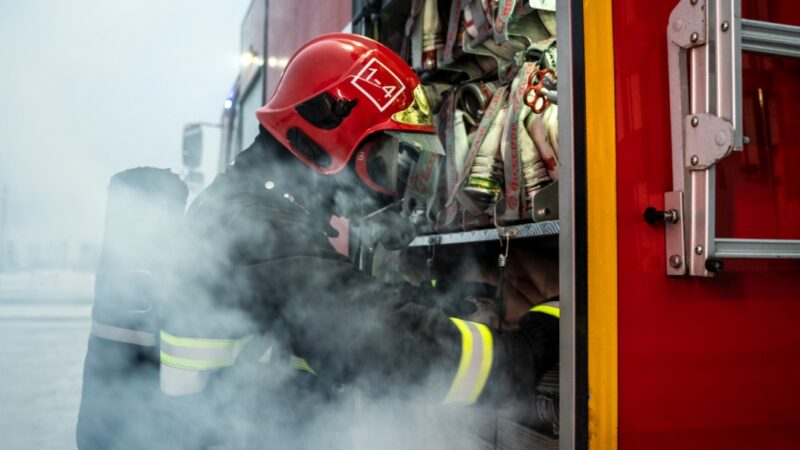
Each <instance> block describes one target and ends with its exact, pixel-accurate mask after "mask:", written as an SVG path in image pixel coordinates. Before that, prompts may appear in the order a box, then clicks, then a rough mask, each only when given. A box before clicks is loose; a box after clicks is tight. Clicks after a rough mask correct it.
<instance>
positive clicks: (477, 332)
mask: <svg viewBox="0 0 800 450" xmlns="http://www.w3.org/2000/svg"><path fill="white" fill-rule="evenodd" d="M450 320H451V321H452V322H453V324H454V325H455V326H456V328H458V331H459V332H460V333H461V360H460V362H459V364H458V370H457V372H456V376H455V378H454V379H453V384H452V385H451V386H450V390H449V392H448V393H447V396H446V397H445V399H444V403H461V404H465V405H470V404H472V403H475V401H476V400H478V397H479V396H480V395H481V392H482V391H483V388H484V387H485V386H486V380H487V379H488V378H489V372H490V371H491V368H492V359H493V354H492V351H493V348H492V345H493V337H492V332H491V331H489V328H488V327H487V326H486V325H483V324H481V323H477V322H469V321H466V320H461V319H456V318H454V317H451V318H450Z"/></svg>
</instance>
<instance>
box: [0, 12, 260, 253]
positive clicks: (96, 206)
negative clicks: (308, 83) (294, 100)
mask: <svg viewBox="0 0 800 450" xmlns="http://www.w3.org/2000/svg"><path fill="white" fill-rule="evenodd" d="M249 4H250V0H70V1H68V0H0V108H2V110H0V189H2V186H4V185H5V186H7V188H8V194H9V215H8V219H7V229H6V235H7V236H6V238H7V239H14V240H16V241H17V242H18V243H21V242H34V241H39V242H42V243H45V244H47V243H50V242H60V241H64V240H68V241H71V242H77V241H87V242H94V243H98V242H99V241H100V238H101V234H102V228H103V214H104V211H103V210H104V202H105V187H106V185H107V183H108V179H109V177H110V176H111V175H113V174H114V173H116V172H118V171H121V170H124V169H127V168H131V167H137V166H155V167H168V168H172V169H173V170H176V171H177V170H178V169H179V168H180V143H181V133H182V129H183V124H184V123H186V122H193V121H209V122H217V121H218V120H219V117H220V112H221V111H222V104H223V101H224V99H225V95H226V93H227V91H228V88H229V87H230V86H231V85H232V83H233V81H234V79H235V77H236V74H237V72H238V68H239V66H238V64H239V62H238V61H239V58H238V53H239V33H240V25H241V21H242V19H243V17H244V14H245V13H246V10H247V6H248V5H249Z"/></svg>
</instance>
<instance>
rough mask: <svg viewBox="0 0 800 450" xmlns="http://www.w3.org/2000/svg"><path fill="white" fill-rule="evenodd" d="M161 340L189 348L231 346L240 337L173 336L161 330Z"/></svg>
mask: <svg viewBox="0 0 800 450" xmlns="http://www.w3.org/2000/svg"><path fill="white" fill-rule="evenodd" d="M161 340H162V341H164V342H166V343H167V344H172V345H177V346H181V347H191V348H231V347H233V346H235V345H236V344H237V343H238V342H239V341H241V340H242V339H198V338H185V337H179V336H173V335H171V334H169V333H167V332H166V331H164V330H161Z"/></svg>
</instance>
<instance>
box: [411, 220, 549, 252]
mask: <svg viewBox="0 0 800 450" xmlns="http://www.w3.org/2000/svg"><path fill="white" fill-rule="evenodd" d="M559 229H560V228H559V224H558V221H557V220H549V221H545V222H536V223H525V224H520V225H513V226H509V227H503V228H486V229H480V230H471V231H457V232H453V233H442V234H428V235H423V236H417V237H416V238H415V239H414V240H413V241H411V243H410V244H409V245H408V246H409V247H425V246H428V245H431V244H435V245H452V244H467V243H470V242H486V241H492V240H500V236H501V235H500V233H501V232H503V231H506V232H508V234H509V237H510V238H511V239H522V238H532V237H545V236H557V235H558V233H559Z"/></svg>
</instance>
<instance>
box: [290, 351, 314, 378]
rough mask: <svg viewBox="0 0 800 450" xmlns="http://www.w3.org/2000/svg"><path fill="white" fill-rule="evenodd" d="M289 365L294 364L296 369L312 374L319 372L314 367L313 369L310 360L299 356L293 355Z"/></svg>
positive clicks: (293, 366)
mask: <svg viewBox="0 0 800 450" xmlns="http://www.w3.org/2000/svg"><path fill="white" fill-rule="evenodd" d="M289 365H290V366H292V368H293V369H295V370H302V371H304V372H308V373H310V374H312V375H316V374H317V372H316V371H315V370H314V369H312V368H311V366H310V365H309V364H308V361H306V360H305V359H303V358H301V357H299V356H295V355H292V356H291V357H290V358H289Z"/></svg>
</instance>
